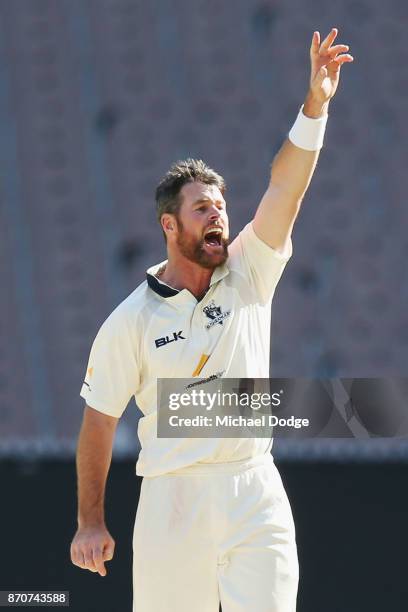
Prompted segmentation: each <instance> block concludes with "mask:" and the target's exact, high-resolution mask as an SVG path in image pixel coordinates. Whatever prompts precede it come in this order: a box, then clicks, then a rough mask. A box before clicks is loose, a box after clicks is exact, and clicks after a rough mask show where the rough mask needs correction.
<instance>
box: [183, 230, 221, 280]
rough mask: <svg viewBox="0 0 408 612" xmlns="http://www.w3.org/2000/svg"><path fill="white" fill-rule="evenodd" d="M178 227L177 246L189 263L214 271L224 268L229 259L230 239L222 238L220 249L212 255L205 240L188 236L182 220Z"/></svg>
mask: <svg viewBox="0 0 408 612" xmlns="http://www.w3.org/2000/svg"><path fill="white" fill-rule="evenodd" d="M177 225H178V230H179V233H178V236H177V246H178V248H179V250H180V253H181V254H182V255H183V256H184V257H185V258H186V259H188V260H189V261H192V262H193V263H196V264H197V265H199V266H201V267H202V268H206V269H209V270H214V269H215V268H218V266H222V264H223V263H225V262H226V260H227V259H228V245H229V239H228V238H224V237H222V238H221V241H220V247H219V248H217V252H214V253H211V252H208V251H207V250H206V243H205V240H204V238H201V239H197V238H193V237H191V236H188V234H187V232H186V231H185V229H184V226H183V224H182V222H181V221H180V220H177Z"/></svg>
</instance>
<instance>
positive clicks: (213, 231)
mask: <svg viewBox="0 0 408 612" xmlns="http://www.w3.org/2000/svg"><path fill="white" fill-rule="evenodd" d="M210 234H222V228H221V227H213V228H212V229H210V230H208V231H207V232H206V234H205V235H206V236H209V235H210Z"/></svg>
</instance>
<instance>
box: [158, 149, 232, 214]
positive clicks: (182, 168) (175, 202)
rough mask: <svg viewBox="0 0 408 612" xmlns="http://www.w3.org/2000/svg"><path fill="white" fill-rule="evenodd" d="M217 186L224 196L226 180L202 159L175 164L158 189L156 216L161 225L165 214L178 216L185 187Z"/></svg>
mask: <svg viewBox="0 0 408 612" xmlns="http://www.w3.org/2000/svg"><path fill="white" fill-rule="evenodd" d="M195 181H196V182H200V183H204V184H205V185H216V186H217V187H218V189H219V190H220V191H221V193H222V194H223V195H224V193H225V190H226V184H225V180H224V178H223V177H222V176H221V175H220V174H218V173H217V172H215V170H213V169H212V168H210V167H209V166H207V164H206V163H205V162H203V160H202V159H192V158H190V157H189V158H188V159H185V160H182V161H177V162H176V163H174V164H173V165H172V166H171V168H170V170H169V171H168V172H166V174H165V175H164V177H163V178H162V180H161V181H160V183H159V184H158V186H157V188H156V214H157V220H158V221H159V223H160V220H161V217H162V215H163V214H164V213H171V214H173V215H176V217H177V215H178V212H179V210H180V206H181V198H180V191H181V189H182V187H183V186H184V185H186V184H187V183H193V182H195Z"/></svg>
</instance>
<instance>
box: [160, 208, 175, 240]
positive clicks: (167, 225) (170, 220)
mask: <svg viewBox="0 0 408 612" xmlns="http://www.w3.org/2000/svg"><path fill="white" fill-rule="evenodd" d="M160 222H161V226H162V228H163V231H164V233H165V234H166V236H167V237H169V236H171V235H172V234H174V233H175V231H176V229H177V223H176V219H175V216H174V215H172V214H170V213H165V214H164V215H162V216H161V219H160Z"/></svg>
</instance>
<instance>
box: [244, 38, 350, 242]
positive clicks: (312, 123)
mask: <svg viewBox="0 0 408 612" xmlns="http://www.w3.org/2000/svg"><path fill="white" fill-rule="evenodd" d="M337 32H338V31H337V29H336V28H333V29H332V30H331V32H330V33H329V34H328V36H327V37H326V38H325V40H324V41H323V42H322V43H321V44H320V34H319V32H314V34H313V38H312V44H311V47H310V62H311V74H310V88H309V91H308V93H307V96H306V99H305V102H304V105H303V110H302V111H301V112H300V113H299V118H298V120H297V121H296V124H295V126H294V128H292V130H291V132H290V133H289V138H288V139H286V140H285V142H284V143H283V145H282V147H281V149H280V150H279V152H278V153H277V155H276V156H275V158H274V160H273V162H272V168H271V177H270V182H269V186H268V189H267V190H266V192H265V195H264V196H263V198H262V200H261V202H260V204H259V207H258V210H257V211H256V214H255V218H254V220H253V228H254V231H255V233H256V234H257V236H258V237H259V238H261V240H263V241H264V242H266V243H267V244H268V245H269V246H271V247H272V248H274V249H276V250H278V251H280V250H284V248H285V245H286V242H287V241H288V239H289V237H290V235H291V233H292V229H293V225H294V223H295V220H296V217H297V215H298V213H299V209H300V205H301V203H302V199H303V197H304V195H305V193H306V190H307V188H308V186H309V184H310V181H311V179H312V176H313V173H314V170H315V168H316V164H317V160H318V157H319V153H320V147H321V141H322V138H323V134H324V129H325V123H326V120H327V113H328V107H329V103H330V100H331V98H332V97H333V96H334V94H335V93H336V90H337V86H338V83H339V78H340V68H341V66H342V64H344V63H345V62H352V61H353V57H352V56H351V55H349V54H347V53H344V51H348V48H349V47H348V46H347V45H342V44H338V45H335V46H331V45H332V43H333V41H334V39H335V38H336V36H337ZM293 141H295V142H297V144H294V143H293ZM303 147H308V148H309V149H313V148H315V150H308V148H303Z"/></svg>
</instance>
